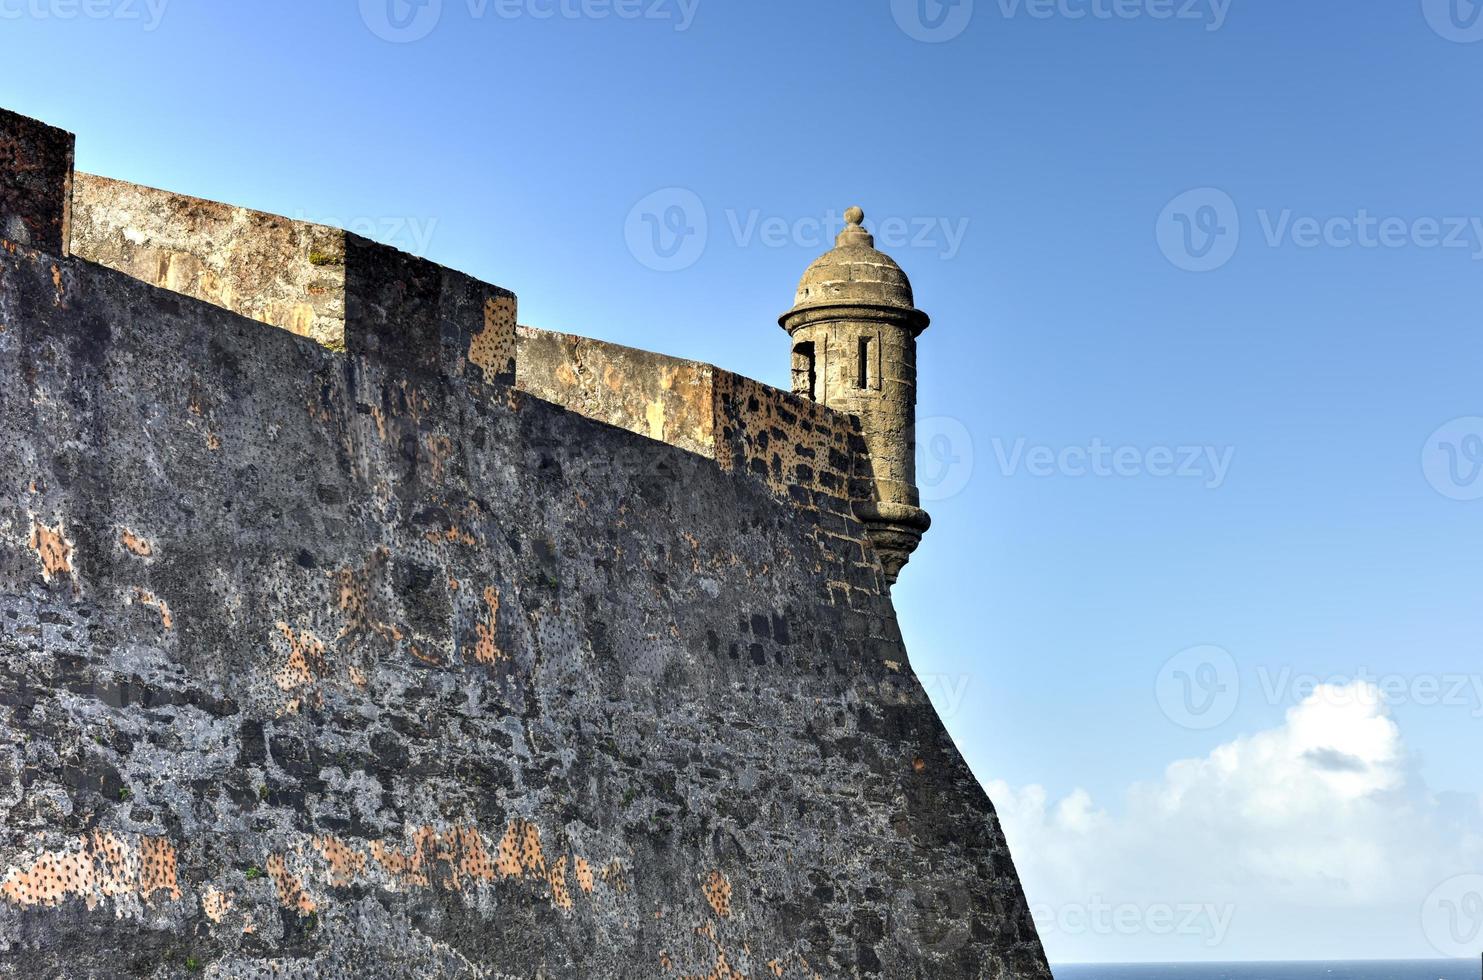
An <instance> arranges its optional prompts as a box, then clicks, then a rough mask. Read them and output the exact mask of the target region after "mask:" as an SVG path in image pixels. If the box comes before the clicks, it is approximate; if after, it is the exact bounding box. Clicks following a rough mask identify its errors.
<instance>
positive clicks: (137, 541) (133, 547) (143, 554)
mask: <svg viewBox="0 0 1483 980" xmlns="http://www.w3.org/2000/svg"><path fill="white" fill-rule="evenodd" d="M118 542H119V544H121V545H123V546H124V549H125V550H127V551H128V552H129V553H131V554H133V555H136V556H138V557H140V558H149V557H152V556H153V555H154V545H152V544H150V543H149V542H148V541H147V540H146V539H144V538H142V537H140V536H139V535H137V534H135V533H134V532H133V531H130V530H129V529H128V528H124V529H123V532H122V533H121V534H119V536H118Z"/></svg>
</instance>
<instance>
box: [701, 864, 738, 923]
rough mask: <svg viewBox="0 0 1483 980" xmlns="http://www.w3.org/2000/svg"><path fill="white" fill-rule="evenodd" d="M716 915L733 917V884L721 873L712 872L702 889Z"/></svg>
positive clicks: (724, 917) (725, 917)
mask: <svg viewBox="0 0 1483 980" xmlns="http://www.w3.org/2000/svg"><path fill="white" fill-rule="evenodd" d="M700 890H701V891H702V892H704V893H705V900H706V901H707V902H708V903H710V906H711V908H712V909H713V910H714V911H715V913H716V915H718V916H720V917H721V918H723V919H727V918H730V917H731V882H730V881H729V880H727V878H726V876H725V875H723V874H722V873H721V872H719V871H712V872H711V873H710V875H709V876H707V878H706V880H705V884H704V885H702V886H701V889H700Z"/></svg>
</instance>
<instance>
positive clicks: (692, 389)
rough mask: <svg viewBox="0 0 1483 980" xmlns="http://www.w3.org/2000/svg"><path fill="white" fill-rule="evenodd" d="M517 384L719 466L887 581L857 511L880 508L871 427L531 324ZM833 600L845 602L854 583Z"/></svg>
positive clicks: (771, 391) (745, 383)
mask: <svg viewBox="0 0 1483 980" xmlns="http://www.w3.org/2000/svg"><path fill="white" fill-rule="evenodd" d="M516 384H517V386H518V387H519V388H520V389H521V390H524V391H529V392H531V393H533V394H535V395H538V396H539V397H541V398H543V399H546V400H547V401H550V402H554V403H556V404H558V405H561V406H563V407H565V408H569V409H571V410H572V411H574V412H578V413H580V414H582V415H585V416H587V417H588V418H592V419H597V420H598V421H601V422H606V423H608V424H609V425H615V426H618V427H619V428H622V429H627V430H628V431H630V432H638V433H640V434H643V435H646V436H648V437H649V438H651V439H656V440H658V441H660V442H664V443H668V444H669V445H672V446H678V447H679V448H681V449H686V450H689V451H690V452H695V453H699V454H700V455H702V456H705V457H706V458H708V459H714V460H715V461H716V462H717V463H719V464H720V466H721V468H722V469H723V470H726V471H728V472H731V473H735V474H736V475H737V476H738V477H740V478H743V479H751V480H756V481H757V482H759V483H760V484H762V485H763V486H765V487H767V488H768V489H769V490H771V491H772V492H773V493H774V494H776V495H777V496H778V497H779V498H780V499H782V500H786V501H788V502H789V503H790V504H791V505H792V506H794V507H795V508H797V510H798V511H799V515H800V517H801V518H802V519H803V520H804V521H805V522H806V523H808V524H809V525H810V526H811V527H812V528H813V529H814V533H815V535H816V537H818V538H819V540H820V541H821V542H822V544H823V545H824V546H825V547H828V548H833V549H836V550H837V551H838V552H839V553H840V555H841V556H844V557H845V558H847V560H848V562H849V563H850V564H852V565H854V566H855V567H856V569H857V571H859V572H860V574H862V575H863V576H865V577H866V579H867V584H866V585H865V586H864V587H865V588H866V589H867V590H869V591H870V592H872V593H874V592H877V591H879V590H880V589H881V588H884V583H883V582H879V583H877V582H875V581H873V579H872V578H871V577H872V576H873V575H874V574H875V573H876V572H878V571H879V564H878V562H877V561H876V558H875V555H874V553H873V552H872V550H871V548H870V544H869V538H868V536H867V535H866V533H865V531H864V529H863V528H862V527H861V526H860V524H859V523H858V522H857V521H856V520H855V516H854V508H853V505H854V503H855V502H858V501H867V500H873V499H874V496H873V495H874V491H875V487H874V483H873V481H872V480H871V466H870V461H869V459H868V458H867V456H866V455H865V444H864V441H863V439H862V438H861V435H860V423H859V422H858V420H856V419H855V418H853V417H852V416H849V415H844V414H841V413H839V412H835V411H833V410H832V409H829V408H826V407H824V406H823V405H820V404H818V403H816V402H814V401H811V400H809V399H807V398H802V397H799V396H797V395H794V394H792V393H790V392H785V391H779V390H778V389H776V388H773V387H771V386H770V385H765V384H762V383H761V382H758V381H753V380H752V379H750V378H744V377H742V376H741V375H737V374H732V373H731V372H729V371H723V370H721V369H720V368H717V367H713V366H711V365H709V364H701V363H699V362H696V361H686V360H682V359H680V358H676V357H669V356H666V355H664V354H655V353H652V352H650V351H643V350H636V349H634V348H631V347H623V346H620V345H618V344H610V343H606V342H604V341H600V340H593V339H591V338H588V337H578V336H574V335H572V334H565V333H557V332H554V331H548V330H536V329H534V328H531V327H523V326H522V327H520V328H519V329H518V332H517V357H516ZM832 589H833V590H834V591H833V592H831V594H833V595H836V597H837V598H839V599H840V601H846V598H847V597H848V594H849V592H850V591H851V586H850V585H848V584H847V583H845V582H843V581H840V582H835V583H833V585H832Z"/></svg>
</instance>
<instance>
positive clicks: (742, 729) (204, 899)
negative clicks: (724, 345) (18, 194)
mask: <svg viewBox="0 0 1483 980" xmlns="http://www.w3.org/2000/svg"><path fill="white" fill-rule="evenodd" d="M4 179H5V175H4V174H3V172H0V182H3V180H4ZM347 242H348V244H347V249H346V261H345V268H346V276H347V282H346V288H345V295H346V297H347V301H346V311H347V316H346V329H345V333H344V338H345V345H344V346H345V347H346V350H345V351H334V350H329V349H326V348H325V347H323V346H321V345H319V344H316V343H314V342H312V341H311V340H308V339H306V338H303V337H298V336H294V335H292V334H290V333H288V332H285V331H282V330H276V329H273V328H272V327H269V326H265V325H263V324H261V323H258V322H255V321H253V320H250V319H247V318H245V317H243V316H240V315H238V314H236V313H234V312H232V311H230V310H227V309H223V308H221V307H220V306H218V305H211V304H208V303H206V302H204V301H201V300H198V299H195V298H192V297H189V296H182V295H179V294H177V293H173V292H167V291H165V290H162V289H160V288H157V287H156V286H153V285H151V284H149V283H148V282H145V281H141V280H140V279H138V278H133V277H130V276H128V275H125V274H123V273H121V272H118V271H115V270H111V269H107V268H104V267H103V266H101V265H98V264H94V263H92V262H89V261H85V260H83V259H77V258H72V259H68V258H62V257H59V256H54V255H47V254H43V253H41V252H37V251H35V250H32V249H28V248H24V247H21V246H18V245H15V244H11V245H10V246H8V247H7V248H6V249H5V250H4V252H3V253H0V391H3V392H4V393H5V395H4V397H3V398H0V732H4V733H5V734H4V737H3V738H0V976H5V977H26V978H31V977H53V976H58V977H67V978H69V980H89V978H96V980H102V978H114V977H149V978H186V977H192V976H206V977H212V978H222V980H267V978H295V980H298V978H303V980H309V978H324V980H350V978H356V980H361V978H369V980H391V978H406V980H412V978H416V980H429V978H443V977H446V978H453V977H458V978H465V977H468V978H486V980H505V978H522V980H537V978H574V980H575V978H583V980H588V978H599V980H608V978H616V980H627V978H651V977H652V978H669V980H701V978H704V980H738V978H766V977H782V978H794V980H797V978H808V980H813V978H823V977H829V978H836V977H838V978H846V977H889V978H893V980H894V978H934V980H935V978H949V977H951V978H959V977H963V978H994V980H1006V978H1031V980H1048V978H1049V977H1050V973H1049V970H1048V968H1047V967H1046V964H1045V959H1044V955H1043V953H1042V951H1041V947H1040V944H1039V941H1038V939H1037V938H1036V935H1035V931H1034V926H1033V923H1032V922H1031V919H1030V916H1029V914H1028V909H1027V907H1026V904H1025V900H1024V896H1023V894H1022V892H1021V890H1020V887H1019V884H1018V881H1017V878H1016V875H1015V871H1014V866H1013V863H1012V862H1011V860H1010V857H1009V853H1008V850H1007V847H1006V845H1005V841H1004V837H1003V834H1002V831H1001V829H1000V827H999V824H998V821H997V819H996V817H995V815H994V812H993V808H992V806H991V805H990V803H989V801H988V800H987V799H986V798H985V796H984V794H983V791H982V789H981V788H980V787H979V786H978V784H977V783H976V782H975V780H974V779H973V777H972V775H971V773H970V772H969V770H968V769H967V767H966V765H965V764H964V763H963V760H962V759H961V758H960V756H959V755H958V753H957V752H956V750H955V749H954V747H953V745H952V742H951V739H950V738H949V737H948V736H947V734H946V732H945V731H944V729H943V728H942V725H941V723H940V722H939V720H938V718H937V716H936V714H935V713H934V711H933V709H932V706H931V704H930V702H929V701H928V699H927V697H926V695H925V693H924V692H923V690H922V687H921V685H920V684H919V683H918V682H917V680H916V678H915V676H914V674H913V673H912V670H911V667H910V665H909V664H908V663H907V660H906V654H905V650H904V649H903V647H902V644H901V639H900V635H899V631H898V629H897V625H896V620H895V615H894V611H893V609H892V606H891V602H890V597H889V593H888V592H887V590H886V588H885V583H884V579H883V575H882V571H881V566H880V563H879V562H878V561H877V560H876V559H875V557H874V552H873V551H872V550H871V548H870V546H869V545H868V544H867V543H866V541H867V537H866V532H865V529H864V528H863V527H862V525H861V524H860V522H859V521H858V520H857V519H856V517H855V516H854V514H853V512H852V509H851V506H850V502H851V494H852V493H853V492H854V490H848V491H847V490H842V489H840V487H839V486H828V485H827V483H826V479H825V477H826V475H827V476H828V477H829V478H830V479H832V480H834V481H835V483H836V484H842V485H847V484H849V483H850V481H852V480H853V481H854V482H855V483H857V484H858V483H859V482H860V481H861V480H864V479H865V477H862V476H860V475H859V474H858V473H857V472H856V470H855V465H856V458H857V457H858V456H859V455H860V453H861V452H862V450H863V445H864V444H863V440H862V438H861V435H860V432H859V428H858V423H857V421H856V420H855V419H854V418H852V417H850V416H844V415H839V414H838V413H833V412H830V411H829V410H827V409H825V408H823V407H821V406H818V405H813V404H810V403H808V402H806V401H803V400H800V399H798V398H796V397H794V396H791V395H788V394H786V393H783V392H776V391H774V390H772V389H769V388H767V387H766V386H763V385H760V384H758V383H757V382H753V381H748V380H747V379H743V378H737V377H736V376H734V375H726V374H725V373H724V372H714V371H713V372H712V374H711V379H712V380H711V396H710V398H711V406H712V409H711V417H712V423H711V432H712V439H713V447H714V449H713V454H712V455H713V458H707V456H706V455H703V454H701V453H698V452H693V451H687V450H684V449H680V448H677V447H675V446H671V445H666V444H665V443H663V442H660V441H655V440H653V439H649V438H645V437H643V436H640V435H635V434H633V433H631V432H626V431H624V430H623V429H622V428H616V427H614V426H611V425H608V424H604V423H603V422H601V421H595V420H592V419H588V418H585V417H583V416H582V415H580V414H577V413H575V412H572V411H568V410H567V409H565V408H563V407H561V406H558V405H555V404H552V403H551V402H548V401H544V400H542V399H540V398H537V397H535V396H534V395H532V394H530V393H528V392H524V391H521V390H519V389H518V388H516V387H513V386H510V385H509V384H507V383H505V382H508V381H509V380H510V379H511V378H512V376H513V372H512V371H510V370H507V369H506V368H507V367H509V366H510V365H507V362H505V361H504V360H503V358H502V357H498V356H496V357H495V358H494V359H493V360H491V359H490V358H491V355H490V353H489V351H490V350H491V349H492V348H493V349H498V348H497V344H495V343H493V342H492V341H491V338H493V339H494V341H498V342H500V343H505V342H508V344H509V349H510V351H511V353H512V354H513V351H514V347H513V344H514V328H513V323H514V320H513V317H514V309H513V296H510V309H509V311H508V313H509V319H508V323H506V321H505V320H504V319H502V318H500V317H493V318H489V317H486V319H485V320H484V329H483V330H478V329H476V328H477V325H478V322H479V321H478V320H474V321H473V325H471V321H470V318H469V316H468V314H469V311H470V310H471V309H475V308H476V305H475V304H474V303H473V299H472V298H477V297H480V296H485V297H488V296H495V297H498V296H509V294H508V293H505V292H504V291H502V290H497V289H496V287H492V286H486V285H484V284H476V285H475V286H471V287H469V288H468V289H466V290H465V289H456V288H451V287H450V286H449V285H448V284H449V283H450V282H455V281H456V280H454V279H452V278H450V276H449V275H448V274H446V270H438V269H437V267H435V266H430V265H428V264H425V263H422V264H418V263H416V262H415V260H410V259H406V258H401V257H398V256H397V255H396V254H395V253H393V254H391V255H389V256H388V255H387V254H386V253H385V251H376V252H374V253H373V254H371V255H369V256H360V255H358V254H357V252H356V249H357V247H358V246H357V244H356V243H354V242H352V241H349V240H348V239H347ZM167 264H168V260H167ZM357 269H359V270H361V272H362V273H363V275H362V276H359V277H357V276H355V275H353V273H355V271H356V270H357ZM377 272H381V273H384V274H385V276H386V277H385V278H377V276H376V274H375V273H377ZM495 326H499V329H498V330H495V329H494V327H495ZM631 363H632V364H633V365H634V366H635V371H636V373H635V375H634V378H635V380H638V379H643V378H646V377H647V375H646V374H645V371H644V370H639V366H640V365H641V363H642V359H640V360H639V361H632V362H631ZM656 363H657V362H656ZM485 364H493V365H495V367H494V368H493V369H490V368H487V367H485V366H484V365H485ZM470 365H473V366H474V367H476V368H479V369H478V370H470V369H468V368H469V366H470ZM643 383H644V384H647V383H648V382H647V381H646V380H645V381H643ZM809 454H812V457H811V456H810V455H809ZM826 456H827V457H829V460H828V463H827V466H826V465H824V464H821V465H820V467H819V468H818V469H817V471H815V472H810V473H804V472H803V468H804V467H805V466H807V465H809V464H806V463H805V462H804V461H805V460H807V459H810V458H815V459H817V458H821V457H826Z"/></svg>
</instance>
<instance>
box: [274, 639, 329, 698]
mask: <svg viewBox="0 0 1483 980" xmlns="http://www.w3.org/2000/svg"><path fill="white" fill-rule="evenodd" d="M278 632H279V633H281V634H283V638H284V639H285V640H287V641H288V651H289V652H288V660H287V662H286V663H284V665H283V666H282V667H280V668H279V669H278V671H277V672H276V673H275V674H274V675H273V682H274V683H275V684H277V685H278V689H279V690H280V691H282V692H283V693H284V694H292V695H295V696H294V697H293V698H292V699H291V700H290V702H289V706H288V708H287V710H289V711H294V710H297V709H298V706H299V701H300V697H301V695H302V692H303V691H304V690H305V689H306V688H310V687H313V686H314V684H315V683H316V682H317V681H318V680H319V679H320V678H321V677H323V676H324V672H325V660H324V641H323V640H321V639H320V638H319V637H317V636H315V635H314V634H313V633H312V632H310V631H309V630H301V631H299V632H298V633H297V634H296V633H295V632H294V631H293V628H292V627H290V626H289V625H288V624H287V623H284V622H280V623H278Z"/></svg>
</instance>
